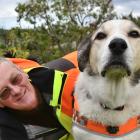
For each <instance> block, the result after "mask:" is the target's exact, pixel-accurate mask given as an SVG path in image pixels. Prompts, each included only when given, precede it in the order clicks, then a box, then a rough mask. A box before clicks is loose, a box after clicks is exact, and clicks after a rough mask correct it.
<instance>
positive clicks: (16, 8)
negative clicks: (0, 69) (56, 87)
mask: <svg viewBox="0 0 140 140" xmlns="http://www.w3.org/2000/svg"><path fill="white" fill-rule="evenodd" d="M139 5H140V0H1V1H0V55H1V56H5V57H21V58H28V59H33V60H36V61H38V62H40V63H46V62H48V61H50V60H52V59H56V58H58V57H61V56H63V55H64V54H67V53H69V52H71V51H73V50H76V48H77V44H78V43H79V42H80V40H81V39H82V38H83V37H84V36H86V35H87V34H89V33H90V32H94V30H95V29H96V28H97V27H98V25H99V24H101V23H102V22H103V21H105V20H108V19H118V18H129V19H131V20H134V21H135V22H136V23H137V24H138V25H140V6H139Z"/></svg>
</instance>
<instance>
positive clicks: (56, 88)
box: [50, 70, 64, 107]
mask: <svg viewBox="0 0 140 140" xmlns="http://www.w3.org/2000/svg"><path fill="white" fill-rule="evenodd" d="M63 76H64V73H63V72H60V71H57V70H55V74H54V84H53V97H52V100H51V101H50V105H51V106H53V107H56V106H58V99H59V96H60V91H61V86H62V80H63Z"/></svg>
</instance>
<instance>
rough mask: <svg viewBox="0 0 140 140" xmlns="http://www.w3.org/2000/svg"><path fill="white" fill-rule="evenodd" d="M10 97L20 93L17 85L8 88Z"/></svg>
mask: <svg viewBox="0 0 140 140" xmlns="http://www.w3.org/2000/svg"><path fill="white" fill-rule="evenodd" d="M9 88H10V91H11V95H13V96H15V95H17V94H19V93H20V92H21V88H20V87H19V86H17V85H10V86H9Z"/></svg>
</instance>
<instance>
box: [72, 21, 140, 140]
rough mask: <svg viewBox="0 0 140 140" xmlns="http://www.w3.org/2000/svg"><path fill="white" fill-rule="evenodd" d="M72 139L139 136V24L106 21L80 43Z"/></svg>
mask: <svg viewBox="0 0 140 140" xmlns="http://www.w3.org/2000/svg"><path fill="white" fill-rule="evenodd" d="M78 65H79V69H80V71H81V72H80V74H79V76H78V79H77V81H76V86H75V92H74V96H75V105H74V106H75V107H74V108H75V109H74V115H73V125H72V133H73V136H74V139H75V140H114V139H115V140H139V139H140V129H139V122H140V121H139V119H140V117H139V116H140V28H139V27H138V26H137V25H136V24H135V23H134V22H132V21H130V20H126V19H125V20H124V19H118V20H109V21H106V22H104V23H103V24H102V25H100V26H99V28H98V29H97V30H96V31H95V32H94V33H92V34H90V35H89V36H88V37H87V38H85V39H84V40H83V41H82V42H81V43H80V45H79V46H78Z"/></svg>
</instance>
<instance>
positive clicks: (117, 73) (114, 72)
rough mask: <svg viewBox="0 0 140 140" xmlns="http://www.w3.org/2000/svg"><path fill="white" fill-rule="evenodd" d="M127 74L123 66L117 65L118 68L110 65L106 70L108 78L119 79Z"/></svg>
mask: <svg viewBox="0 0 140 140" xmlns="http://www.w3.org/2000/svg"><path fill="white" fill-rule="evenodd" d="M127 75H128V74H127V70H126V69H124V68H123V67H119V68H113V67H111V68H109V69H108V70H107V71H106V76H107V77H108V78H110V79H120V78H123V77H125V76H127Z"/></svg>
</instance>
